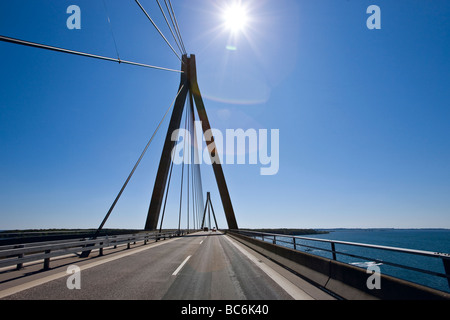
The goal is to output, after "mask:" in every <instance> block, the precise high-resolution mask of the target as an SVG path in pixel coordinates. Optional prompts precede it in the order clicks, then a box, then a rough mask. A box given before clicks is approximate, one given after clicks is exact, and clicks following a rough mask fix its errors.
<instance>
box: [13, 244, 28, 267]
mask: <svg viewBox="0 0 450 320" xmlns="http://www.w3.org/2000/svg"><path fill="white" fill-rule="evenodd" d="M24 247H25V246H24V245H23V244H21V245H18V246H15V247H14V248H15V249H20V248H24ZM17 258H18V259H20V258H23V253H21V254H19V255H17ZM22 268H23V263H22V262H21V263H18V264H17V266H16V269H17V270H20V269H22Z"/></svg>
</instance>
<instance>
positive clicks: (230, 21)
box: [223, 3, 248, 33]
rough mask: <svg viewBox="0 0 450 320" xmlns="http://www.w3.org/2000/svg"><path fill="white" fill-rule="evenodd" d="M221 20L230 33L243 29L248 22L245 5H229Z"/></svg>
mask: <svg viewBox="0 0 450 320" xmlns="http://www.w3.org/2000/svg"><path fill="white" fill-rule="evenodd" d="M223 20H224V24H225V27H226V28H227V29H228V30H230V31H231V32H232V33H238V32H242V31H244V30H245V27H246V26H247V23H248V13H247V9H246V7H245V6H243V5H242V4H240V3H234V4H232V5H230V6H229V7H227V8H226V9H225V11H224V13H223Z"/></svg>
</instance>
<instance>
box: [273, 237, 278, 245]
mask: <svg viewBox="0 0 450 320" xmlns="http://www.w3.org/2000/svg"><path fill="white" fill-rule="evenodd" d="M273 244H277V236H273Z"/></svg>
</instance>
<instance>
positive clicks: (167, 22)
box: [156, 0, 184, 53]
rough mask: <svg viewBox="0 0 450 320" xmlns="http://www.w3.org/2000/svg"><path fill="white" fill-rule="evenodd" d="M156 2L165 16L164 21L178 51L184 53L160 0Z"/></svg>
mask: <svg viewBox="0 0 450 320" xmlns="http://www.w3.org/2000/svg"><path fill="white" fill-rule="evenodd" d="M156 2H157V3H158V6H159V9H160V10H161V13H162V15H163V16H164V20H166V24H167V26H168V27H169V30H170V33H171V34H172V37H173V39H174V40H175V43H176V45H177V47H178V50H180V52H181V53H184V52H183V50H182V49H181V47H180V44H179V43H178V40H177V37H176V36H175V33H174V32H173V29H172V27H171V26H170V23H169V21H168V20H167V16H166V14H165V13H164V9H163V8H162V6H161V4H160V3H159V0H156Z"/></svg>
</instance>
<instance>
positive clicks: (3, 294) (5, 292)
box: [0, 238, 181, 299]
mask: <svg viewBox="0 0 450 320" xmlns="http://www.w3.org/2000/svg"><path fill="white" fill-rule="evenodd" d="M179 239H181V238H174V239H170V240H166V241H162V242H156V243H154V244H150V245H146V246H144V247H142V248H138V249H131V250H129V251H127V252H123V253H117V254H114V253H113V254H112V255H111V257H108V258H103V259H101V260H99V261H95V262H92V263H89V264H86V265H81V266H80V270H81V271H83V270H87V269H90V268H92V267H96V266H99V265H102V264H104V263H107V262H111V261H114V260H117V259H120V258H123V257H126V256H129V255H132V254H136V253H139V252H142V251H145V250H148V249H152V248H155V247H159V246H161V245H163V244H166V243H170V242H173V241H176V240H179ZM74 264H76V263H74ZM67 276H69V274H67V272H66V271H63V272H60V273H56V274H53V275H50V276H47V277H44V278H41V279H37V280H34V281H30V282H27V283H24V284H21V285H18V286H15V287H12V288H8V289H5V290H2V291H0V299H1V298H4V297H7V296H10V295H12V294H15V293H18V292H20V291H23V290H27V289H30V288H33V287H36V286H39V285H41V284H44V283H47V282H49V281H53V280H56V279H59V278H62V277H67Z"/></svg>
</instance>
